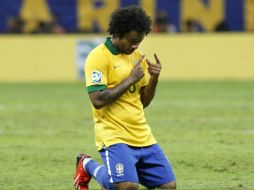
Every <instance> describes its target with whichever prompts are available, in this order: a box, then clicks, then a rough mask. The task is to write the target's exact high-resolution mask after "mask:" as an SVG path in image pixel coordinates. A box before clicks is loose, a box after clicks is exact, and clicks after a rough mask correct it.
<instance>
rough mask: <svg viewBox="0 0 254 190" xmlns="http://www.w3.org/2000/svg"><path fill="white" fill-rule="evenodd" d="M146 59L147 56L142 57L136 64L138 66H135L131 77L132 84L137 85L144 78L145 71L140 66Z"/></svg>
mask: <svg viewBox="0 0 254 190" xmlns="http://www.w3.org/2000/svg"><path fill="white" fill-rule="evenodd" d="M144 57H145V55H142V57H141V58H140V59H139V60H138V61H137V62H136V64H135V65H134V67H133V68H132V70H131V73H130V76H129V77H130V79H131V83H132V84H136V83H137V82H138V81H140V80H141V79H142V77H143V76H144V71H143V69H142V67H141V65H140V63H141V62H142V60H143V59H144Z"/></svg>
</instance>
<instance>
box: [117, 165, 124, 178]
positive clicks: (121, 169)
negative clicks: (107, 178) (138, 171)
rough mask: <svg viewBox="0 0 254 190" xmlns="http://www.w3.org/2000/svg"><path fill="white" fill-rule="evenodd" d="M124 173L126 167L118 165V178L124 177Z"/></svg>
mask: <svg viewBox="0 0 254 190" xmlns="http://www.w3.org/2000/svg"><path fill="white" fill-rule="evenodd" d="M123 171H124V166H123V164H122V163H118V164H117V165H116V173H117V176H118V177H119V176H122V175H124V174H123Z"/></svg>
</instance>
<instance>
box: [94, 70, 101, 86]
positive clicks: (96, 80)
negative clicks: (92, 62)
mask: <svg viewBox="0 0 254 190" xmlns="http://www.w3.org/2000/svg"><path fill="white" fill-rule="evenodd" d="M101 81H102V74H101V72H100V71H93V72H92V83H101Z"/></svg>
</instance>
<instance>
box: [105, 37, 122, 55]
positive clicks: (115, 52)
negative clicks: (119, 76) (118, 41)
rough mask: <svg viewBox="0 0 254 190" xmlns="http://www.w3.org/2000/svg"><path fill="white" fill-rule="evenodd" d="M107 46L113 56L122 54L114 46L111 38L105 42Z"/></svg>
mask: <svg viewBox="0 0 254 190" xmlns="http://www.w3.org/2000/svg"><path fill="white" fill-rule="evenodd" d="M104 44H105V46H106V47H107V48H108V50H109V51H110V52H111V53H112V54H113V55H118V54H120V52H119V51H118V50H117V49H116V47H115V46H114V45H113V44H112V42H111V40H110V37H107V38H106V41H105V43H104Z"/></svg>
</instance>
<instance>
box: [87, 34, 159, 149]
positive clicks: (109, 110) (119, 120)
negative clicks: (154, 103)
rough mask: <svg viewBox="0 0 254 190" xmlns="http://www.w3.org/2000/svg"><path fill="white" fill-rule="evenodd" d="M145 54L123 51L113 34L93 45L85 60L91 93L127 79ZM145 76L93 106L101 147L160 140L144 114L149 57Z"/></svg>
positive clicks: (153, 142)
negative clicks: (143, 89) (142, 95)
mask: <svg viewBox="0 0 254 190" xmlns="http://www.w3.org/2000/svg"><path fill="white" fill-rule="evenodd" d="M141 56H142V54H141V53H140V52H139V51H137V50H135V51H134V52H133V53H132V54H130V55H126V54H121V53H120V52H119V51H118V50H117V49H116V48H115V47H114V46H113V44H112V42H111V40H110V38H109V37H108V38H107V39H106V42H105V43H103V44H100V45H99V46H97V47H96V48H95V49H93V50H92V51H91V52H90V54H89V55H88V57H87V59H86V63H85V76H86V87H87V90H88V93H90V92H93V91H99V90H104V89H106V88H113V87H115V86H117V85H118V84H119V83H121V82H122V81H123V80H124V79H126V78H127V77H128V76H129V74H130V72H131V70H132V68H133V66H134V65H135V63H136V62H137V61H138V60H139V59H140V58H141ZM141 66H142V68H143V71H144V73H145V76H144V77H143V78H142V79H141V80H140V81H139V82H138V83H136V84H135V85H132V86H131V87H130V88H129V90H127V91H126V92H125V93H124V94H123V95H122V96H121V97H120V98H118V99H117V100H115V101H114V102H112V103H111V104H108V105H106V106H104V107H102V108H101V109H95V108H94V107H93V106H92V111H93V118H94V123H95V141H96V142H95V144H96V146H97V149H98V150H100V149H102V147H103V146H106V147H108V146H111V145H113V144H117V143H124V144H128V145H131V146H134V147H144V146H149V145H152V144H155V143H156V140H155V139H154V137H153V135H152V132H151V128H150V126H149V125H148V123H147V121H146V119H145V117H144V109H143V104H142V103H141V99H140V89H141V87H143V86H146V85H147V84H148V82H149V77H150V75H149V73H148V71H147V67H148V66H147V63H146V61H145V59H144V60H143V61H142V62H141Z"/></svg>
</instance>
